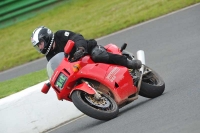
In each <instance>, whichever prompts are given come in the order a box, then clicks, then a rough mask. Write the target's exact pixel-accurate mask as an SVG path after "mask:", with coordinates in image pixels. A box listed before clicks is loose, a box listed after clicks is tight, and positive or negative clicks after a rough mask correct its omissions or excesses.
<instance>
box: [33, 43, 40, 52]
mask: <svg viewBox="0 0 200 133" xmlns="http://www.w3.org/2000/svg"><path fill="white" fill-rule="evenodd" d="M38 44H39V43H38ZM38 44H36V45H34V48H35V49H36V50H37V51H38V52H39V53H41V51H40V48H39V45H38Z"/></svg>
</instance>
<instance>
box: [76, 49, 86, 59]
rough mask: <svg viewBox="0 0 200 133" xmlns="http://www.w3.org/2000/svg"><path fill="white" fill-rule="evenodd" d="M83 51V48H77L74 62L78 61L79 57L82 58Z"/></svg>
mask: <svg viewBox="0 0 200 133" xmlns="http://www.w3.org/2000/svg"><path fill="white" fill-rule="evenodd" d="M84 53H85V49H84V48H83V47H79V48H78V49H77V51H76V52H75V53H74V57H73V58H74V60H79V59H80V58H81V57H83V56H84Z"/></svg>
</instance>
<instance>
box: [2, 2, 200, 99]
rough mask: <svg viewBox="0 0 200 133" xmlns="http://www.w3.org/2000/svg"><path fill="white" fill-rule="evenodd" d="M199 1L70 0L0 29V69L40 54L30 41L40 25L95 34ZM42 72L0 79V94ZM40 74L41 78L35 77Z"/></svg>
mask: <svg viewBox="0 0 200 133" xmlns="http://www.w3.org/2000/svg"><path fill="white" fill-rule="evenodd" d="M199 2H200V0H151V1H147V0H124V1H122V0H112V1H107V0H71V1H70V2H69V3H67V4H65V5H62V6H60V7H57V8H55V9H54V10H51V11H48V12H45V13H42V14H38V15H37V16H35V17H34V18H31V19H28V20H26V21H23V22H20V23H17V24H15V25H12V26H10V27H7V28H4V29H1V30H0V50H1V54H0V58H1V61H0V71H3V70H6V69H9V68H12V67H15V66H17V65H21V64H24V63H27V62H30V61H33V60H36V59H38V58H41V57H43V55H41V54H38V52H36V50H35V49H34V48H33V47H32V44H31V42H30V36H31V34H32V31H33V30H34V29H35V28H36V27H38V26H40V25H45V26H47V27H49V28H50V29H52V30H53V31H57V30H61V29H68V30H72V31H75V32H79V33H81V34H83V35H84V36H85V38H88V39H89V38H98V37H101V36H104V35H107V34H110V33H113V32H115V31H118V30H121V29H124V28H127V27H129V26H132V25H135V24H138V23H141V22H144V21H147V20H149V19H152V18H156V17H158V16H161V15H164V14H167V13H169V12H172V11H175V10H178V9H181V8H184V7H186V6H189V5H192V4H195V3H199ZM40 73H42V74H40ZM44 73H45V72H44V71H41V72H36V73H32V74H28V75H25V76H21V77H19V78H15V79H12V80H8V81H5V82H0V97H1V98H2V97H5V96H8V95H10V94H12V93H15V92H18V91H20V90H23V89H25V88H27V87H28V86H31V85H34V84H36V83H38V82H40V81H44V80H46V79H47V78H46V74H44ZM39 74H40V79H39V78H36V77H37V76H38V75H39ZM34 77H35V78H34ZM24 79H26V80H24Z"/></svg>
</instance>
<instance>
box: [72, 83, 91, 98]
mask: <svg viewBox="0 0 200 133" xmlns="http://www.w3.org/2000/svg"><path fill="white" fill-rule="evenodd" d="M76 90H81V91H84V92H86V93H88V94H91V95H93V94H95V90H94V89H93V88H92V87H90V86H89V85H88V84H86V83H81V84H79V85H77V86H75V87H74V88H73V89H72V91H71V93H70V96H71V94H72V93H73V92H74V91H76Z"/></svg>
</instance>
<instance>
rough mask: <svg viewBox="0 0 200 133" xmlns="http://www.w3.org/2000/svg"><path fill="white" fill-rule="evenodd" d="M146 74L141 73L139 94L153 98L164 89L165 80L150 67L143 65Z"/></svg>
mask: <svg viewBox="0 0 200 133" xmlns="http://www.w3.org/2000/svg"><path fill="white" fill-rule="evenodd" d="M144 67H145V70H146V72H147V74H144V75H143V78H142V83H141V88H140V92H139V95H141V96H143V97H147V98H155V97H158V96H160V95H162V93H163V92H164V90H165V82H164V81H163V79H162V78H161V77H160V76H159V75H158V74H157V73H156V72H155V71H154V70H152V69H151V68H149V67H147V66H144Z"/></svg>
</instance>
